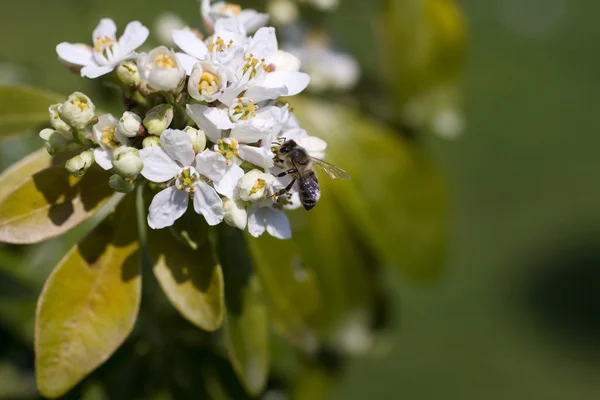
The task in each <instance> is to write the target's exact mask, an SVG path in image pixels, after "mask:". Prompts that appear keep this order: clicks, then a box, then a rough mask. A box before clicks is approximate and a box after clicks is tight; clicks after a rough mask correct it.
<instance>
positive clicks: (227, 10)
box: [219, 3, 242, 17]
mask: <svg viewBox="0 0 600 400" xmlns="http://www.w3.org/2000/svg"><path fill="white" fill-rule="evenodd" d="M219 12H220V13H221V14H227V15H229V16H233V17H235V16H238V15H240V13H241V12H242V6H240V5H238V4H232V3H227V4H225V5H224V6H223V7H221V9H220V10H219Z"/></svg>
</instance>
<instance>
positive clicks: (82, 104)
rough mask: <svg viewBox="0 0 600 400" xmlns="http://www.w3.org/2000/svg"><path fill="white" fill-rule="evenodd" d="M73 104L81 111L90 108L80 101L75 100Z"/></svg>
mask: <svg viewBox="0 0 600 400" xmlns="http://www.w3.org/2000/svg"><path fill="white" fill-rule="evenodd" d="M71 104H73V105H74V106H75V107H77V108H79V109H80V110H81V111H85V110H87V108H88V104H87V102H85V101H81V100H80V99H77V98H76V99H74V100H72V101H71Z"/></svg>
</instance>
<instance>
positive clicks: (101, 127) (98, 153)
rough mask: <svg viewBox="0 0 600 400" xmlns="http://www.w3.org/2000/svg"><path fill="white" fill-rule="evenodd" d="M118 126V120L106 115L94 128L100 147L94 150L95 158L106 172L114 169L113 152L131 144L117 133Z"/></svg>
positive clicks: (95, 137)
mask: <svg viewBox="0 0 600 400" xmlns="http://www.w3.org/2000/svg"><path fill="white" fill-rule="evenodd" d="M118 124H119V120H118V119H116V118H115V117H113V116H112V115H111V114H106V115H102V116H101V117H99V118H98V123H97V124H96V125H94V128H93V132H94V133H93V135H94V141H95V142H96V143H98V144H99V145H100V147H98V148H96V149H94V157H95V159H96V162H97V163H98V165H100V166H101V167H102V168H104V169H105V170H109V169H111V168H112V155H113V151H114V150H115V149H116V148H117V147H119V146H121V145H122V144H124V145H128V144H129V139H128V138H127V137H126V136H123V135H121V134H120V133H119V132H118V131H117V125H118Z"/></svg>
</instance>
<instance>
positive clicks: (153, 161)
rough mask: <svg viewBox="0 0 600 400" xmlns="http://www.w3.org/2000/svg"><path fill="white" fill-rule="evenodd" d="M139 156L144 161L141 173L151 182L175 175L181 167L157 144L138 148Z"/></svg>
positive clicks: (167, 178)
mask: <svg viewBox="0 0 600 400" xmlns="http://www.w3.org/2000/svg"><path fill="white" fill-rule="evenodd" d="M140 158H141V159H142V161H143V162H144V169H142V175H143V176H144V177H145V178H146V179H148V180H149V181H152V182H166V181H168V180H170V179H172V178H174V177H175V175H177V173H178V172H179V170H180V169H181V168H180V167H179V166H178V165H177V163H175V161H173V160H171V158H170V157H169V156H168V155H167V153H165V151H164V150H163V149H161V148H160V147H158V146H155V147H146V148H145V149H142V150H140Z"/></svg>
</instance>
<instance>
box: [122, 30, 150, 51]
mask: <svg viewBox="0 0 600 400" xmlns="http://www.w3.org/2000/svg"><path fill="white" fill-rule="evenodd" d="M148 35H150V31H149V30H148V28H146V27H145V26H144V25H142V23H141V22H139V21H133V22H130V23H129V24H127V27H126V28H125V32H123V36H121V37H120V38H119V46H120V47H121V48H120V49H119V50H120V52H121V54H122V55H123V56H125V55H128V54H131V53H132V52H133V51H135V49H137V48H138V47H140V46H141V45H143V44H144V42H146V39H148Z"/></svg>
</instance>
